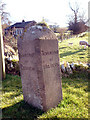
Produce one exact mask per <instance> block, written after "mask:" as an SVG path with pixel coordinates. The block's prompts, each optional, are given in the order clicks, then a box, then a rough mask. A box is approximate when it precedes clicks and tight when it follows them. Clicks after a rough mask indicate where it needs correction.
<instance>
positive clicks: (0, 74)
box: [0, 17, 5, 81]
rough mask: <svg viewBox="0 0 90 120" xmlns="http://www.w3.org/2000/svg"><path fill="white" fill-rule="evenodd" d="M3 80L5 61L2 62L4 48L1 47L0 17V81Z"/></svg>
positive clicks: (0, 30) (0, 28)
mask: <svg viewBox="0 0 90 120" xmlns="http://www.w3.org/2000/svg"><path fill="white" fill-rule="evenodd" d="M4 78H5V60H4V46H3V37H2V27H1V17H0V81H1V80H2V79H4Z"/></svg>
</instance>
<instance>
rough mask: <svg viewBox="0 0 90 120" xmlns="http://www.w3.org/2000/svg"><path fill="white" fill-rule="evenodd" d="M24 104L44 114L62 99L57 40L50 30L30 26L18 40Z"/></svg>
mask: <svg viewBox="0 0 90 120" xmlns="http://www.w3.org/2000/svg"><path fill="white" fill-rule="evenodd" d="M18 51H19V64H20V72H21V79H22V89H23V96H24V100H25V101H26V102H28V103H29V104H31V105H33V106H35V107H38V108H40V109H42V110H44V111H46V110H48V109H50V108H52V107H55V106H57V104H58V103H59V102H60V101H61V99H62V85H61V77H60V64H59V54H58V40H57V37H56V35H55V34H54V33H53V32H52V31H51V30H50V29H48V28H46V27H42V26H38V25H35V26H31V27H28V28H27V30H26V31H25V32H24V33H23V35H22V36H21V37H20V38H19V39H18Z"/></svg>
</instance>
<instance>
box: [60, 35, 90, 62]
mask: <svg viewBox="0 0 90 120" xmlns="http://www.w3.org/2000/svg"><path fill="white" fill-rule="evenodd" d="M81 40H85V41H87V42H88V36H85V37H82V38H80V37H78V38H71V39H68V40H63V41H62V42H59V54H60V62H70V63H71V62H82V63H88V58H89V56H88V47H86V49H85V48H84V46H82V47H81V46H80V45H79V41H81ZM69 43H73V45H70V44H69Z"/></svg>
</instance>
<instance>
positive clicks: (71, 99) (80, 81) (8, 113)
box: [0, 36, 88, 120]
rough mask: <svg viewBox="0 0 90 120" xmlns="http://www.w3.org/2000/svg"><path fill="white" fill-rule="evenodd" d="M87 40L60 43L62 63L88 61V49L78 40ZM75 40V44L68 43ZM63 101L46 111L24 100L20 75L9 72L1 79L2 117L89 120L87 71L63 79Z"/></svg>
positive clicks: (85, 38)
mask: <svg viewBox="0 0 90 120" xmlns="http://www.w3.org/2000/svg"><path fill="white" fill-rule="evenodd" d="M80 40H85V41H88V37H87V36H85V37H83V38H72V39H69V40H64V41H63V42H62V43H59V53H60V62H63V61H64V62H66V61H67V62H70V63H71V62H82V63H87V62H88V48H86V49H84V47H80V46H79V41H80ZM70 42H73V45H72V46H69V44H68V43H70ZM62 91H63V100H62V101H61V103H59V104H58V106H57V107H56V108H52V109H51V110H48V111H47V112H43V111H41V110H40V109H37V108H35V107H33V106H30V105H29V104H28V103H25V101H24V100H23V93H22V85H21V78H20V77H19V76H13V75H9V74H7V75H6V79H5V80H3V82H2V104H1V106H0V107H1V108H2V113H3V114H2V116H3V119H6V118H9V119H10V118H12V119H13V120H14V119H15V118H16V120H20V119H23V118H25V119H24V120H35V119H38V120H39V119H47V120H49V119H52V120H53V119H56V120H57V119H60V120H61V118H63V119H65V118H68V120H70V119H72V118H76V119H78V118H80V120H81V118H82V119H83V118H86V119H87V120H88V76H87V73H86V72H79V73H74V74H73V75H71V76H69V77H68V78H67V77H63V78H62Z"/></svg>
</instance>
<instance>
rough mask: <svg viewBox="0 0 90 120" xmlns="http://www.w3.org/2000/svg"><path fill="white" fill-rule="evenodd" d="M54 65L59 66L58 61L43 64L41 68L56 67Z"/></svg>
mask: <svg viewBox="0 0 90 120" xmlns="http://www.w3.org/2000/svg"><path fill="white" fill-rule="evenodd" d="M56 66H59V64H58V63H54V64H50V65H49V64H48V65H44V66H43V68H44V69H47V68H52V67H56Z"/></svg>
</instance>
